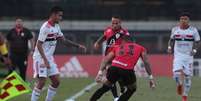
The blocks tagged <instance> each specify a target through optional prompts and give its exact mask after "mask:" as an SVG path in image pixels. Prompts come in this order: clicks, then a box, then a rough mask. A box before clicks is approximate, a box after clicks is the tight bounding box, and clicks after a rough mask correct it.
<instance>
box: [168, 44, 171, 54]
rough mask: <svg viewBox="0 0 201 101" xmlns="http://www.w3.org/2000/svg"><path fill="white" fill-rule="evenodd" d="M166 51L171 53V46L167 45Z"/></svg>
mask: <svg viewBox="0 0 201 101" xmlns="http://www.w3.org/2000/svg"><path fill="white" fill-rule="evenodd" d="M167 52H168V53H169V54H171V53H172V47H170V46H168V49H167Z"/></svg>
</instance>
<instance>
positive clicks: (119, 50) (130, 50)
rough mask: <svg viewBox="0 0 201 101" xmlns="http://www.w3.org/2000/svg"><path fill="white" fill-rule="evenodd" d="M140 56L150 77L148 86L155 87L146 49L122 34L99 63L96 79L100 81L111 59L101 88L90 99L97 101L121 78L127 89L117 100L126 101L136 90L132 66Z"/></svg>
mask: <svg viewBox="0 0 201 101" xmlns="http://www.w3.org/2000/svg"><path fill="white" fill-rule="evenodd" d="M140 57H141V58H142V60H143V62H144V64H145V69H146V71H147V73H148V75H149V77H150V87H152V88H154V87H155V82H154V80H153V76H152V72H151V68H150V65H149V62H148V60H147V53H146V49H145V48H144V47H142V46H140V45H138V44H135V43H133V42H132V41H131V40H130V37H129V36H127V35H124V36H123V37H122V43H121V44H120V45H115V46H113V49H112V50H111V51H110V52H109V53H108V54H107V55H106V57H105V58H104V59H103V61H102V62H101V65H100V70H99V72H98V74H97V77H96V81H97V82H101V81H102V76H103V71H104V70H105V69H106V66H107V64H108V63H109V62H110V61H112V64H111V67H109V69H108V71H107V76H106V78H107V79H106V80H105V82H104V84H103V86H102V87H101V88H99V89H98V90H96V92H95V93H94V94H93V95H92V97H91V98H90V101H97V100H98V99H99V98H100V97H101V96H102V95H103V94H104V93H105V92H107V91H108V90H110V89H111V86H112V84H114V83H115V82H116V81H118V80H120V79H121V80H122V81H123V83H124V85H125V87H126V88H127V90H126V91H125V92H124V93H123V94H122V95H121V96H120V97H119V99H118V101H128V100H129V98H130V97H131V96H132V94H133V93H134V92H135V91H136V76H135V72H134V71H133V70H134V67H135V64H136V63H137V61H138V59H139V58H140Z"/></svg>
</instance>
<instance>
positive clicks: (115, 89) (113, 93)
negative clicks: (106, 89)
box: [106, 63, 118, 101]
mask: <svg viewBox="0 0 201 101" xmlns="http://www.w3.org/2000/svg"><path fill="white" fill-rule="evenodd" d="M110 67H111V63H109V64H107V67H106V74H107V70H108V69H109V68H110ZM111 92H112V95H113V97H114V101H117V100H118V94H117V86H116V83H115V84H113V85H112V87H111Z"/></svg>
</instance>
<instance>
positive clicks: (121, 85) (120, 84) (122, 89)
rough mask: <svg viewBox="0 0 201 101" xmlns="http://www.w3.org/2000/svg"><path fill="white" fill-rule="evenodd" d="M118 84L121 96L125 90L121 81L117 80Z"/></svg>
mask: <svg viewBox="0 0 201 101" xmlns="http://www.w3.org/2000/svg"><path fill="white" fill-rule="evenodd" d="M118 83H119V87H120V95H121V94H123V93H124V92H125V91H126V88H125V85H124V82H123V80H122V79H120V80H118Z"/></svg>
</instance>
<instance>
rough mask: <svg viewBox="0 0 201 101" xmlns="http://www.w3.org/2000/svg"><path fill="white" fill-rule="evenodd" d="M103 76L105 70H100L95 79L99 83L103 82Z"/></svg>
mask: <svg viewBox="0 0 201 101" xmlns="http://www.w3.org/2000/svg"><path fill="white" fill-rule="evenodd" d="M102 78H103V71H101V70H99V71H98V74H97V76H96V79H95V80H96V82H97V83H101V82H102Z"/></svg>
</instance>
